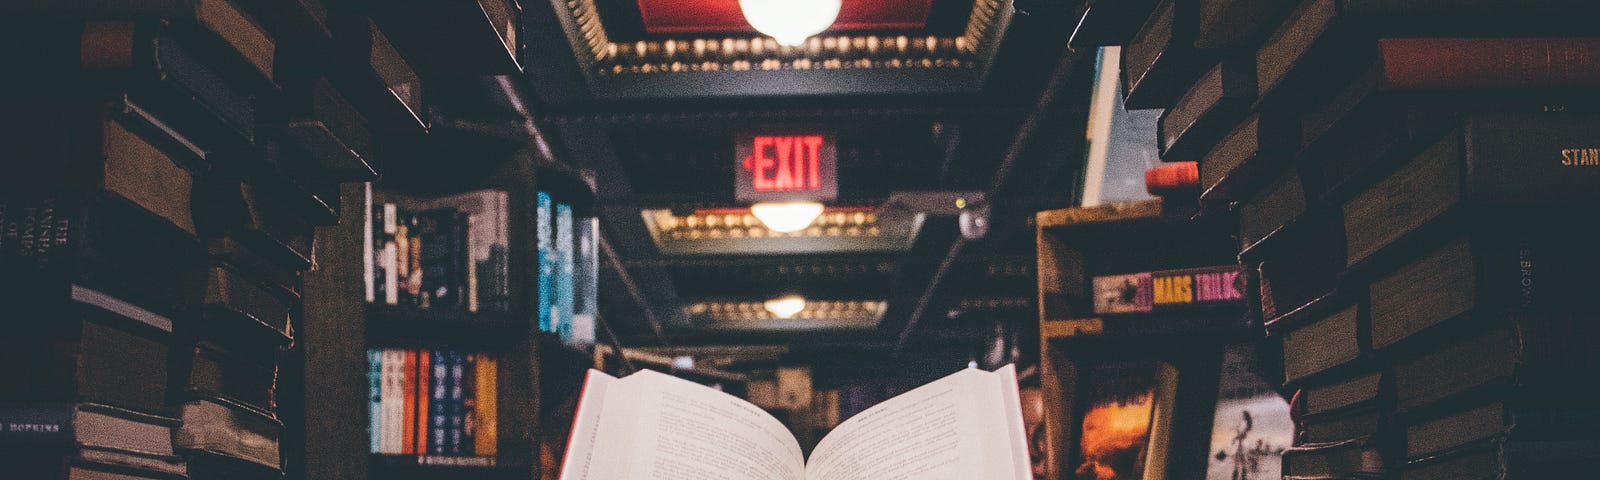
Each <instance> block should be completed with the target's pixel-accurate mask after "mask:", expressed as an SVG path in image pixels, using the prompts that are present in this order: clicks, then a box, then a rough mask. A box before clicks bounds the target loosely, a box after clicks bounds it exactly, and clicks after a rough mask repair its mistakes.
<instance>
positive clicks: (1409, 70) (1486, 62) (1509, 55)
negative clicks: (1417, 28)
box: [1378, 37, 1600, 90]
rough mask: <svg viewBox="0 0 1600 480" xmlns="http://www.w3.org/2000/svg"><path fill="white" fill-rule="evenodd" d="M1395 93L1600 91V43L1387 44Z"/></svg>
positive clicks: (1382, 48) (1384, 51)
mask: <svg viewBox="0 0 1600 480" xmlns="http://www.w3.org/2000/svg"><path fill="white" fill-rule="evenodd" d="M1378 48H1379V52H1380V54H1381V55H1382V60H1383V69H1384V77H1385V80H1386V81H1387V83H1388V85H1389V87H1390V88H1392V89H1396V90H1424V89H1426V90H1466V89H1490V88H1535V87H1539V88H1585V87H1596V86H1600V38H1583V37H1575V38H1383V39H1379V40H1378Z"/></svg>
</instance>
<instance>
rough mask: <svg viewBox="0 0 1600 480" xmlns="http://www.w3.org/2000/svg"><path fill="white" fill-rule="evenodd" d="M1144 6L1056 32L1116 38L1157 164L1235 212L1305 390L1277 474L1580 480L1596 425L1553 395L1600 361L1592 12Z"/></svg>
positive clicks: (1567, 397) (1599, 40)
mask: <svg viewBox="0 0 1600 480" xmlns="http://www.w3.org/2000/svg"><path fill="white" fill-rule="evenodd" d="M1101 3H1105V2H1095V5H1096V7H1098V6H1099V4H1101ZM1138 3H1140V2H1129V3H1128V4H1129V5H1133V4H1138ZM1146 3H1153V5H1151V6H1150V7H1148V9H1149V10H1148V12H1149V15H1148V16H1146V17H1140V18H1143V19H1144V20H1143V23H1142V26H1141V27H1139V28H1137V29H1136V30H1135V29H1128V30H1127V31H1128V32H1131V33H1130V34H1128V35H1126V36H1125V38H1114V37H1115V35H1111V36H1109V37H1105V38H1089V37H1086V38H1074V40H1073V42H1074V44H1076V45H1079V46H1081V45H1083V44H1105V45H1124V47H1123V49H1122V65H1123V69H1124V78H1125V79H1126V81H1125V84H1124V85H1123V87H1124V89H1125V95H1126V103H1127V105H1128V107H1129V108H1147V109H1165V113H1164V114H1163V116H1162V119H1161V122H1160V133H1159V137H1160V138H1159V143H1160V146H1161V149H1162V159H1163V160H1165V161H1199V168H1200V178H1201V188H1202V191H1203V193H1202V195H1201V202H1202V204H1203V208H1202V211H1203V212H1206V213H1205V214H1227V213H1224V212H1231V213H1236V214H1237V215H1238V216H1239V240H1240V249H1241V254H1240V259H1241V261H1242V262H1243V263H1244V264H1245V265H1246V266H1248V267H1250V268H1253V269H1256V270H1257V271H1258V273H1259V278H1260V281H1259V292H1256V293H1258V294H1259V300H1260V307H1261V313H1262V316H1263V320H1264V321H1265V323H1266V325H1267V329H1268V333H1269V334H1270V335H1271V336H1272V337H1273V339H1274V340H1276V341H1279V342H1281V344H1282V347H1283V373H1284V378H1283V381H1284V382H1285V385H1286V390H1287V391H1294V392H1297V395H1296V397H1297V398H1296V401H1295V407H1296V412H1297V419H1296V421H1297V428H1296V445H1297V446H1296V447H1295V448H1293V449H1291V450H1290V451H1289V452H1287V453H1286V454H1285V456H1284V470H1283V471H1284V475H1285V476H1286V477H1287V478H1351V477H1382V478H1394V477H1396V476H1398V477H1399V478H1407V479H1411V478H1418V479H1446V478H1479V477H1490V478H1508V477H1507V476H1509V478H1578V477H1582V476H1586V475H1592V472H1593V469H1594V468H1595V467H1596V465H1597V464H1600V461H1597V457H1600V447H1597V445H1596V443H1595V442H1594V441H1593V440H1592V432H1593V428H1594V427H1595V420H1594V419H1595V418H1600V416H1597V415H1596V411H1597V409H1596V407H1595V406H1594V402H1592V400H1591V399H1588V398H1583V397H1586V396H1584V395H1573V394H1571V393H1570V392H1568V393H1563V390H1567V389H1570V388H1571V386H1573V385H1582V384H1590V383H1593V382H1594V381H1595V380H1596V378H1595V377H1596V374H1595V373H1594V372H1579V371H1575V370H1572V367H1574V366H1577V365H1584V364H1586V363H1593V362H1595V361H1597V360H1600V345H1596V339H1600V326H1597V325H1600V324H1597V323H1596V322H1594V321H1593V317H1594V314H1593V312H1594V311H1596V306H1597V304H1596V303H1597V300H1596V298H1597V296H1596V295H1593V294H1586V293H1585V292H1584V287H1583V285H1585V284H1587V283H1588V282H1589V279H1591V278H1592V277H1593V276H1594V274H1595V273H1597V272H1600V251H1597V250H1595V249H1594V248H1592V246H1585V244H1584V243H1585V241H1584V240H1583V239H1584V238H1586V237H1590V236H1592V233H1587V234H1586V233H1583V232H1584V231H1585V229H1590V230H1592V221H1591V220H1587V219H1586V218H1588V216H1587V213H1586V210H1588V209H1589V208H1590V206H1593V205H1596V204H1600V167H1597V166H1596V165H1597V163H1600V162H1597V158H1600V150H1597V149H1596V148H1597V145H1600V143H1597V142H1600V137H1597V136H1596V135H1597V134H1596V132H1600V114H1597V113H1596V109H1595V108H1594V107H1595V103H1594V98H1593V93H1592V92H1593V89H1594V88H1596V87H1600V28H1597V27H1600V25H1597V24H1594V23H1593V22H1588V21H1585V20H1578V19H1577V18H1578V17H1583V18H1593V15H1592V14H1593V12H1594V6H1593V5H1592V2H1586V1H1566V0H1544V1H1534V2H1510V1H1500V0H1464V1H1457V2H1433V1H1421V0H1305V1H1300V2H1283V1H1276V0H1195V1H1183V0H1165V1H1160V2H1146ZM1124 7H1126V6H1124ZM1091 8H1094V7H1091ZM1582 12H1588V13H1587V14H1584V13H1582ZM1116 30H1117V29H1115V28H1100V29H1099V31H1102V32H1103V31H1116ZM1083 32H1085V30H1083V29H1082V28H1080V33H1083ZM1090 33H1093V32H1092V31H1091V32H1090ZM1585 89H1587V90H1589V91H1588V92H1585ZM1580 205H1581V207H1580ZM1586 437H1587V438H1589V439H1588V440H1585V438H1586ZM1497 475H1506V476H1497Z"/></svg>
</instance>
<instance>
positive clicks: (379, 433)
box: [367, 350, 383, 453]
mask: <svg viewBox="0 0 1600 480" xmlns="http://www.w3.org/2000/svg"><path fill="white" fill-rule="evenodd" d="M367 385H368V386H369V387H370V388H371V395H369V398H370V400H371V401H370V404H369V405H367V430H370V431H371V432H372V453H378V452H380V451H382V448H383V422H382V418H383V351H382V350H367Z"/></svg>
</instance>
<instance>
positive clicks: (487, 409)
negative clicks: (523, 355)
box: [472, 355, 500, 457]
mask: <svg viewBox="0 0 1600 480" xmlns="http://www.w3.org/2000/svg"><path fill="white" fill-rule="evenodd" d="M497 370H498V362H497V361H496V360H495V359H494V357H491V356H488V355H482V356H479V357H478V368H477V371H476V372H474V374H475V375H477V392H476V396H477V401H478V408H477V412H476V413H477V430H476V432H474V433H475V436H474V437H473V446H472V447H473V452H474V453H475V454H476V455H477V456H480V457H493V456H495V455H497V454H498V452H499V445H500V440H499V439H500V436H499V432H500V418H499V403H500V401H499V397H496V395H499V389H498V388H496V382H497V381H498V380H497V374H496V371H497Z"/></svg>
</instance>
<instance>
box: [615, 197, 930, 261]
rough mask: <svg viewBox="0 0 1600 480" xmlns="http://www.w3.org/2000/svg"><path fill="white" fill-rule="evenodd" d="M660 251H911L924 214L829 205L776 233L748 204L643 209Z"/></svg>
mask: <svg viewBox="0 0 1600 480" xmlns="http://www.w3.org/2000/svg"><path fill="white" fill-rule="evenodd" d="M639 214H640V216H641V217H642V218H643V220H644V223H645V228H646V229H647V230H648V231H649V232H650V237H651V238H652V239H653V240H655V243H656V249H657V250H658V251H659V252H661V254H662V255H667V256H677V255H784V254H827V253H860V252H892V251H906V250H909V249H910V248H911V246H912V244H913V243H914V242H915V241H916V237H917V233H918V232H920V231H921V228H922V222H923V216H922V215H910V216H904V215H902V216H893V217H884V218H879V216H878V214H877V213H875V212H874V211H873V210H872V209H871V208H864V207H829V208H828V209H827V210H825V211H824V212H823V214H822V215H820V216H818V217H817V220H816V221H815V222H813V223H812V225H811V226H809V227H807V228H805V229H803V230H800V231H796V232H777V231H773V230H770V229H768V228H767V227H766V226H765V225H762V224H761V222H760V221H759V220H757V219H756V218H755V216H754V215H751V214H750V213H749V210H748V209H718V210H703V211H696V212H694V213H692V214H689V215H676V214H674V213H673V212H672V211H671V210H667V209H650V210H642V211H640V212H639Z"/></svg>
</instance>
